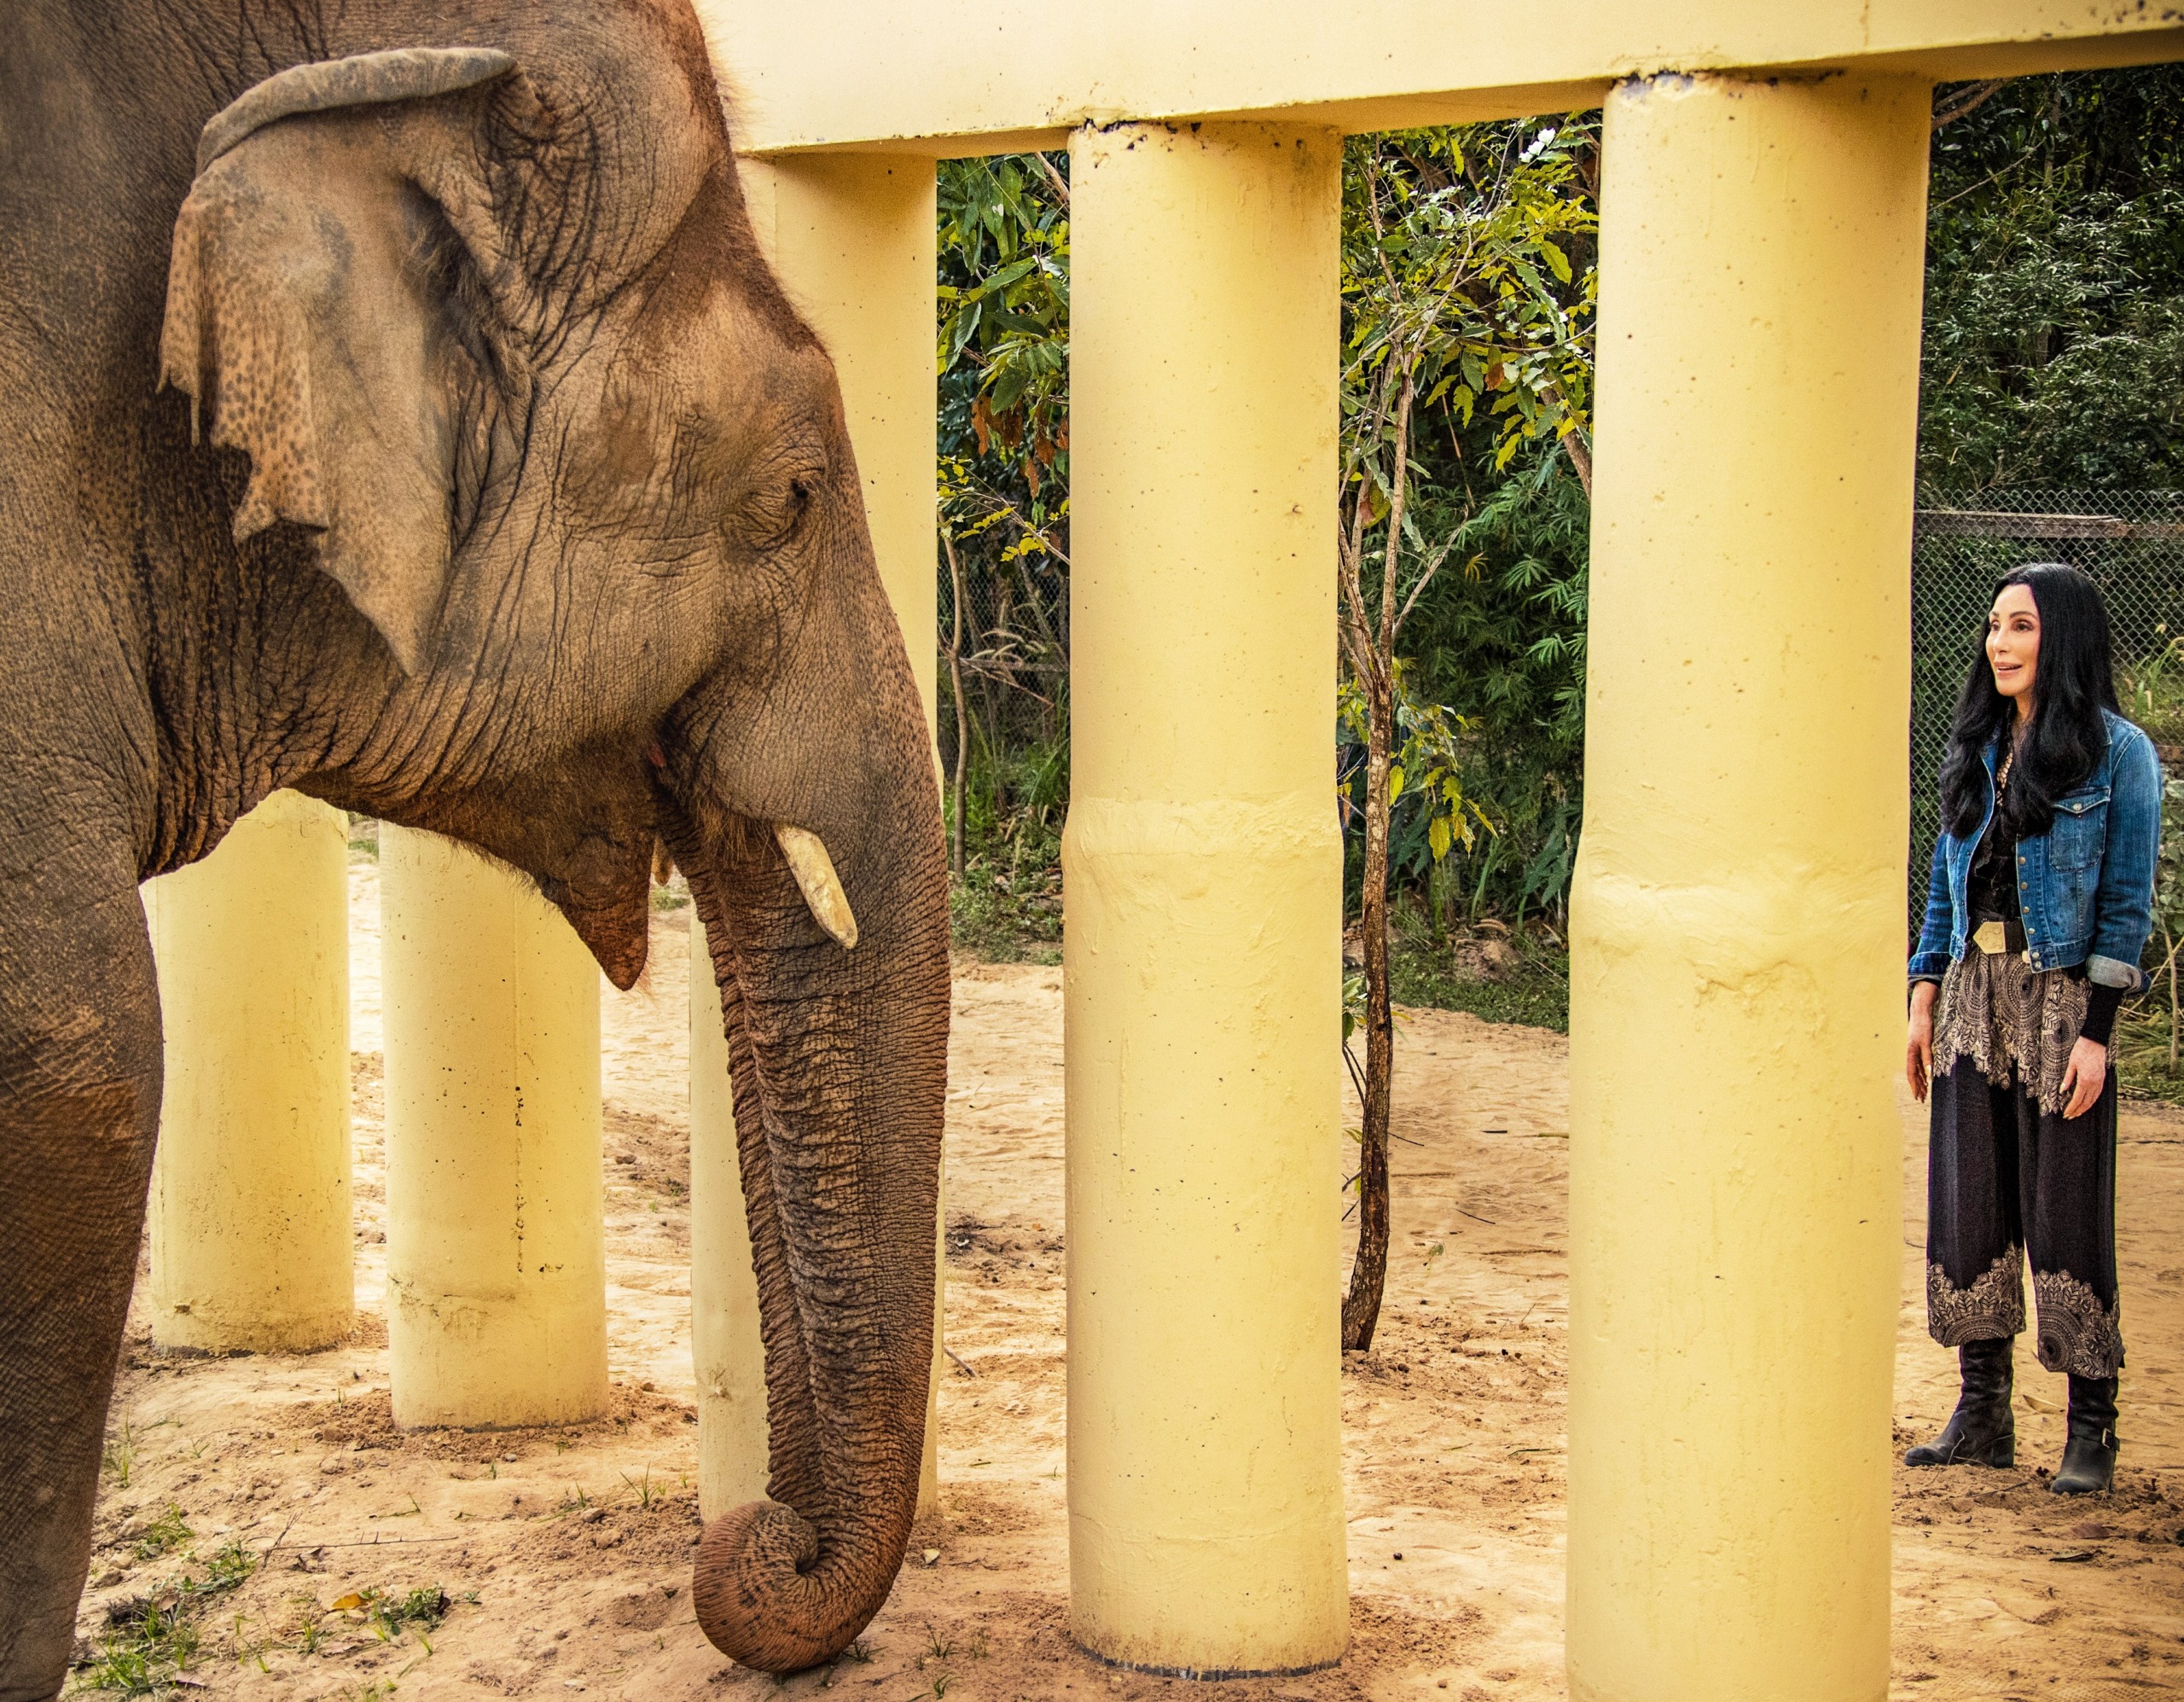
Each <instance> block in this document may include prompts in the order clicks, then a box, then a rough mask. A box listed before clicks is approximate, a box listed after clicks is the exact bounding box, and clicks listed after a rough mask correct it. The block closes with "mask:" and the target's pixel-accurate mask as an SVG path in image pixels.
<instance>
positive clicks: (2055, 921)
mask: <svg viewBox="0 0 2184 1702" xmlns="http://www.w3.org/2000/svg"><path fill="white" fill-rule="evenodd" d="M2101 718H2102V719H2103V720H2104V721H2106V723H2107V724H2108V749H2107V751H2106V753H2105V754H2104V755H2103V756H2102V757H2101V758H2100V762H2098V763H2097V764H2094V770H2093V772H2092V773H2091V774H2090V775H2087V776H2086V781H2085V784H2084V785H2082V786H2081V787H2078V788H2077V790H2076V791H2074V792H2070V793H2065V794H2064V795H2063V796H2062V797H2060V798H2059V799H2056V800H2055V819H2054V821H2053V823H2052V824H2050V826H2049V827H2048V829H2047V832H2046V833H2044V834H2041V835H2040V836H2039V837H2038V838H2037V839H2019V840H2018V845H2017V891H2018V909H2019V912H2020V913H2021V914H2022V915H2023V917H2024V944H2025V955H2026V956H2028V957H2029V958H2030V960H2031V962H2032V967H2034V968H2035V969H2069V968H2071V967H2075V966H2077V965H2078V964H2081V963H2082V964H2083V965H2085V971H2086V976H2087V979H2089V980H2092V981H2094V982H2097V983H2099V984H2100V985H2102V986H2105V987H2121V988H2123V990H2125V991H2126V992H2135V991H2137V990H2139V989H2140V987H2142V986H2144V985H2146V976H2145V974H2144V973H2142V972H2141V971H2140V968H2139V955H2140V953H2141V952H2143V951H2144V950H2146V936H2147V935H2148V934H2150V933H2151V932H2152V931H2153V874H2154V858H2155V856H2156V854H2157V853H2158V851H2159V850H2160V848H2161V761H2160V758H2158V757H2157V756H2156V755H2155V754H2154V748H2153V741H2152V740H2151V739H2149V738H2147V737H2146V735H2145V734H2144V733H2142V732H2140V730H2139V729H2137V728H2136V727H2135V726H2133V725H2132V724H2131V723H2129V722H2128V721H2126V720H2124V719H2123V717H2122V716H2120V715H2115V714H2111V713H2110V712H2108V711H2106V710H2103V711H2102V712H2101ZM1999 750H2000V746H1999V744H1997V745H1996V746H1990V747H1989V750H1988V752H1987V758H1986V760H1987V810H1986V813H1985V814H1984V816H1981V817H1980V818H1979V829H1978V832H1977V833H1974V834H1970V835H1968V836H1961V837H1960V836H1959V835H1957V834H1952V833H1949V832H1947V831H1946V830H1944V831H1943V833H1942V834H1941V836H1940V837H1939V838H1938V839H1936V840H1935V841H1934V866H1933V872H1932V874H1931V876H1930V877H1929V879H1928V880H1927V883H1926V926H1925V927H1922V928H1920V931H1919V949H1918V950H1916V951H1914V952H1913V953H1912V954H1911V972H1910V973H1911V979H1913V980H1914V981H1921V980H1924V981H1937V980H1939V979H1941V975H1942V972H1943V970H1945V969H1947V968H1948V967H1949V964H1950V962H1951V961H1952V960H1954V959H1956V958H1960V957H1962V956H1964V953H1965V948H1966V944H1968V943H1969V941H1968V936H1969V934H1970V932H1971V928H1970V924H1969V921H1968V920H1967V917H1968V915H1969V912H1970V909H1971V905H1970V903H1969V902H1968V895H1969V891H1970V887H1971V884H1972V853H1973V852H1975V851H1978V848H1979V841H1980V839H1981V838H1982V837H1983V836H1984V834H1986V831H1987V824H1988V823H1989V822H1990V821H1992V820H1993V819H1994V815H1995V787H1994V781H1995V760H1996V758H1997V755H1998V753H1999Z"/></svg>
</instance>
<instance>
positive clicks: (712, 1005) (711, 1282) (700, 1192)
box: [690, 916, 767, 1519]
mask: <svg viewBox="0 0 2184 1702" xmlns="http://www.w3.org/2000/svg"><path fill="white" fill-rule="evenodd" d="M705 939H706V927H705V924H704V923H703V922H701V921H698V920H697V918H696V917H695V916H693V917H692V918H691V921H690V1352H691V1357H692V1359H693V1361H694V1363H695V1366H696V1368H697V1375H698V1510H699V1511H700V1513H703V1514H704V1515H705V1517H706V1518H707V1519H717V1518H719V1517H720V1515H721V1514H723V1513H726V1512H728V1511H729V1509H730V1508H732V1507H741V1506H742V1505H743V1503H744V1502H752V1501H764V1499H765V1498H766V1434H767V1431H766V1362H765V1347H764V1342H763V1340H762V1339H761V1338H760V1335H759V1331H758V1278H757V1276H756V1275H754V1274H753V1272H752V1268H751V1230H750V1226H749V1223H747V1221H746V1218H745V1217H744V1214H743V1178H742V1173H741V1170H740V1169H739V1167H738V1165H737V1161H736V1154H735V1107H734V1105H733V1104H732V1103H731V1102H730V1097H729V1083H728V1041H727V1038H726V1037H725V1036H724V1035H723V1032H722V1028H721V1007H720V986H719V984H718V983H717V982H716V981H715V980H714V979H713V967H712V958H711V956H709V955H708V953H707V952H706V944H705Z"/></svg>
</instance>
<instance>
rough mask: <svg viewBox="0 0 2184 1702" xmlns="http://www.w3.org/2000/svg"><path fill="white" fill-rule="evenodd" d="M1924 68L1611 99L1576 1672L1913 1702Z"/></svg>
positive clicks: (1605, 1690) (1742, 1696) (1590, 1692)
mask: <svg viewBox="0 0 2184 1702" xmlns="http://www.w3.org/2000/svg"><path fill="white" fill-rule="evenodd" d="M1927 111H1928V90H1927V89H1926V87H1925V85H1923V84H1919V83H1914V82H1911V81H1908V80H1890V79H1886V78H1872V77H1867V76H1864V75H1862V74H1858V73H1851V74H1850V75H1836V76H1832V77H1828V78H1805V79H1797V78H1780V79H1779V80H1769V81H1763V82H1759V81H1751V82H1747V81H1740V80H1735V79H1732V78H1716V77H1681V76H1661V77H1654V78H1645V79H1641V80H1637V81H1634V82H1629V83H1625V84H1622V85H1621V86H1620V87H1618V89H1617V90H1615V92H1614V94H1613V95H1612V97H1611V98H1610V100H1609V102H1608V104H1607V117H1606V139H1605V142H1604V145H1603V150H1602V152H1603V159H1604V161H1605V164H1606V183H1605V184H1604V186H1603V188H1602V190H1601V199H1600V206H1601V212H1602V218H1603V225H1602V229H1601V235H1600V263H1601V267H1602V275H1601V276H1602V290H1601V317H1600V373H1599V386H1600V387H1599V398H1600V399H1599V416H1598V421H1597V428H1598V440H1597V457H1596V458H1597V465H1598V468H1599V472H1598V476H1597V481H1596V483H1595V485H1594V506H1593V516H1594V518H1593V555H1592V612H1591V634H1592V637H1591V651H1590V659H1589V693H1588V701H1587V713H1586V750H1585V823H1584V836H1583V851H1582V854H1581V856H1580V857H1579V860H1578V870H1577V887H1576V893H1575V897H1574V899H1573V902H1572V906H1571V924H1572V933H1571V950H1572V954H1573V956H1572V975H1571V1022H1570V1035H1571V1167H1570V1168H1571V1174H1570V1244H1571V1319H1570V1566H1569V1664H1570V1686H1571V1695H1572V1696H1573V1697H1574V1698H1578V1699H1584V1702H1608V1699H1613V1702H1669V1699H1674V1702H1707V1699H1722V1702H1732V1699H1734V1702H1749V1699H1751V1698H1753V1697H1759V1696H1764V1697H1767V1698H1769V1699H1770V1702H1800V1699H1808V1698H1809V1699H1813V1702H1820V1699H1823V1698H1824V1699H1827V1702H1853V1699H1861V1698H1863V1699H1872V1702H1879V1699H1880V1698H1881V1697H1883V1696H1885V1694H1886V1693H1887V1689H1888V1647H1889V1644H1888V1632H1889V1623H1888V1622H1889V1546H1888V1544H1889V1449H1890V1442H1889V1411H1890V1405H1889V1390H1890V1374H1891V1365H1892V1358H1893V1355H1892V1344H1893V1341H1894V1338H1895V1329H1896V1275H1897V1237H1898V1234H1899V1232H1900V1225H1901V1223H1902V1213H1901V1210H1900V1201H1899V1198H1898V1195H1899V1191H1900V1181H1901V1176H1902V1165H1901V1162H1900V1154H1899V1151H1898V1149H1899V1147H1900V1145H1901V1142H1902V1130H1901V1126H1900V1124H1899V1122H1898V1119H1897V1115H1896V1107H1895V1100H1894V1090H1893V1087H1892V1078H1893V1075H1894V1072H1896V1070H1897V1069H1898V1068H1899V1067H1900V1066H1901V1063H1902V1010H1903V985H1902V983H1903V973H1902V972H1903V873H1904V871H1903V847H1904V841H1905V837H1906V833H1907V823H1906V810H1907V804H1906V798H1905V787H1904V780H1903V772H1904V770H1903V728H1904V720H1905V717H1906V715H1907V713H1908V692H1909V681H1910V608H1909V589H1910V587H1909V564H1910V559H1911V506H1912V457H1913V448H1914V431H1915V426H1916V410H1917V400H1918V397H1917V377H1918V359H1919V312H1920V267H1921V259H1922V254H1923V250H1924V238H1925V207H1926V137H1927V125H1928V119H1927Z"/></svg>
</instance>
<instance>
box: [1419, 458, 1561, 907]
mask: <svg viewBox="0 0 2184 1702" xmlns="http://www.w3.org/2000/svg"><path fill="white" fill-rule="evenodd" d="M1462 500H1463V498H1462V497H1461V495H1459V494H1457V493H1452V492H1449V491H1445V490H1440V491H1433V492H1431V493H1429V495H1428V496H1427V497H1426V501H1425V503H1424V505H1423V506H1425V507H1426V508H1427V509H1428V517H1427V519H1426V521H1425V522H1424V524H1425V525H1426V526H1427V527H1428V528H1429V529H1430V528H1433V527H1438V526H1443V525H1444V524H1446V522H1445V521H1444V520H1443V519H1442V518H1441V514H1442V513H1443V512H1445V511H1446V510H1447V509H1449V508H1455V507H1456V506H1457V505H1458V504H1460V503H1461V502H1462ZM1588 536H1589V511H1588V504H1587V502H1586V497H1585V493H1584V491H1583V487H1582V486H1581V485H1579V483H1578V482H1577V478H1576V477H1575V475H1574V474H1572V473H1571V472H1570V471H1569V470H1568V467H1567V464H1566V462H1565V460H1564V458H1563V457H1561V456H1554V455H1548V454H1534V455H1533V456H1531V457H1529V458H1527V459H1520V460H1519V462H1518V463H1517V464H1516V466H1515V467H1514V468H1513V469H1512V471H1511V473H1510V475H1509V476H1507V477H1506V478H1504V479H1502V482H1501V483H1500V484H1498V485H1495V486H1494V487H1493V488H1492V489H1491V490H1490V491H1489V492H1488V493H1487V494H1486V496H1485V497H1484V498H1483V499H1482V500H1481V501H1480V502H1478V505H1477V507H1476V508H1474V509H1473V510H1472V513H1471V514H1470V515H1469V516H1468V518H1466V519H1464V520H1461V522H1460V523H1459V531H1458V533H1457V538H1456V545H1455V554H1456V555H1460V556H1461V558H1462V564H1463V565H1462V568H1461V572H1456V573H1452V574H1448V575H1445V576H1444V577H1443V578H1442V579H1438V580H1437V581H1436V582H1435V583H1434V584H1432V586H1430V587H1428V589H1427V590H1426V595H1424V596H1423V597H1421V598H1420V600H1419V605H1418V608H1417V610H1416V612H1415V613H1414V614H1413V616H1412V618H1411V624H1410V625H1409V628H1408V630H1407V632H1406V642H1405V648H1406V650H1407V652H1408V653H1409V666H1410V671H1411V676H1412V678H1413V679H1414V682H1415V686H1414V689H1415V690H1416V691H1417V692H1418V693H1419V694H1420V695H1422V696H1426V697H1428V698H1430V699H1431V700H1434V701H1437V702H1440V703H1444V704H1446V705H1448V706H1449V711H1450V712H1451V713H1452V714H1454V715H1455V716H1457V717H1460V718H1461V722H1462V724H1463V726H1464V727H1465V729H1467V733H1466V737H1465V738H1464V740H1463V741H1462V742H1461V747H1460V748H1461V755H1462V760H1463V770H1462V772H1463V782H1464V787H1465V789H1466V792H1467V795H1468V796H1469V797H1471V798H1472V799H1476V800H1478V805H1479V807H1480V808H1481V809H1483V810H1484V811H1485V813H1486V814H1487V815H1488V816H1489V817H1490V819H1491V820H1492V821H1493V822H1494V824H1495V827H1496V833H1495V834H1493V835H1492V836H1491V837H1490V838H1488V839H1484V841H1481V842H1479V843H1478V844H1476V845H1473V846H1470V847H1459V851H1458V857H1457V860H1456V862H1455V864H1453V865H1452V866H1450V867H1449V868H1446V869H1443V870H1442V871H1440V872H1439V874H1438V881H1436V880H1432V879H1431V878H1429V877H1427V875H1426V871H1425V870H1424V869H1423V868H1422V867H1421V866H1420V864H1419V863H1418V861H1417V858H1416V857H1415V853H1414V851H1410V850H1409V849H1408V848H1407V845H1406V841H1404V840H1403V839H1400V838H1399V839H1398V840H1397V866H1398V868H1401V869H1402V870H1403V872H1404V873H1405V874H1407V875H1408V876H1409V878H1410V879H1411V880H1413V882H1414V883H1419V882H1425V883H1426V885H1428V886H1431V887H1432V897H1433V898H1434V901H1435V903H1436V904H1437V906H1438V909H1439V911H1440V913H1441V914H1442V915H1443V917H1444V919H1446V920H1448V921H1454V919H1455V913H1456V911H1457V910H1458V909H1461V912H1462V913H1463V914H1465V915H1469V916H1472V917H1477V916H1480V915H1500V916H1507V917H1510V918H1512V919H1515V920H1521V919H1522V918H1523V917H1525V915H1531V914H1532V913H1534V912H1547V913H1549V914H1551V915H1560V912H1561V909H1562V907H1563V905H1564V903H1565V898H1566V896H1567V893H1568V891H1569V885H1570V874H1571V868H1572V866H1573V864H1574V862H1575V859H1576V855H1577V825H1578V819H1579V814H1580V811H1581V810H1582V808H1583V781H1582V774H1583V757H1584V735H1585V720H1584V716H1585V592H1586V564H1587V550H1588Z"/></svg>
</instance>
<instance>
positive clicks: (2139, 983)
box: [2085, 956, 2146, 993]
mask: <svg viewBox="0 0 2184 1702" xmlns="http://www.w3.org/2000/svg"><path fill="white" fill-rule="evenodd" d="M2085 978H2086V979H2087V980H2088V981H2090V982H2092V983H2093V984H2094V985H2095V986H2098V987H2121V988H2122V989H2123V990H2124V991H2125V992H2127V993H2135V992H2137V991H2138V990H2139V989H2140V988H2141V987H2143V986H2145V985H2146V976H2145V974H2144V973H2142V972H2141V971H2140V968H2139V967H2138V965H2137V964H2135V963H2126V962H2124V961H2123V959H2121V958H2119V957H2101V956H2093V957H2088V958H2087V959H2086V961H2085Z"/></svg>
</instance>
